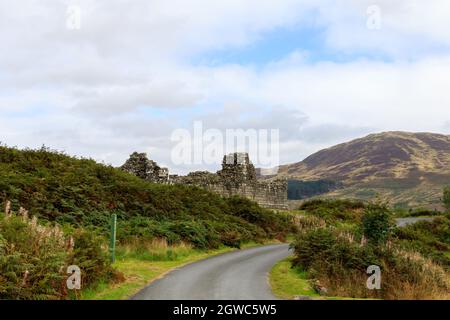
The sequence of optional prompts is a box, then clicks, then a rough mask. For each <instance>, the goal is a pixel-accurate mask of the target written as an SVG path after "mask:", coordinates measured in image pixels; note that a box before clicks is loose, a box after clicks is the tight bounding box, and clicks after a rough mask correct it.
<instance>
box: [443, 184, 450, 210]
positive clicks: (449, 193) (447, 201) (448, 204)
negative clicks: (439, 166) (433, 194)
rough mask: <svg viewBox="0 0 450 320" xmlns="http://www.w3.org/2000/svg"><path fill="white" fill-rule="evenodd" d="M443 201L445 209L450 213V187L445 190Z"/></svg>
mask: <svg viewBox="0 0 450 320" xmlns="http://www.w3.org/2000/svg"><path fill="white" fill-rule="evenodd" d="M443 201H444V206H445V208H446V209H447V210H449V211H450V186H449V187H445V188H444V198H443Z"/></svg>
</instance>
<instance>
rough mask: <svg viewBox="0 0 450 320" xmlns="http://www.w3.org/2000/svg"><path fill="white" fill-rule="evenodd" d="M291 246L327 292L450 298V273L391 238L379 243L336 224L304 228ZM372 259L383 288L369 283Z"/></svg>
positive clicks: (297, 259)
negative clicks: (344, 230)
mask: <svg viewBox="0 0 450 320" xmlns="http://www.w3.org/2000/svg"><path fill="white" fill-rule="evenodd" d="M292 247H293V248H294V254H295V256H294V259H293V264H294V266H296V267H299V268H300V269H302V270H304V271H307V273H308V274H309V276H310V278H312V281H313V282H314V287H316V288H318V289H319V288H320V291H321V292H322V294H323V293H325V292H326V294H327V295H330V296H347V297H358V298H369V297H371V298H382V299H433V298H435V299H442V298H445V299H448V298H450V295H449V292H450V291H449V290H450V286H449V284H448V280H447V279H448V275H447V274H446V273H445V271H444V270H443V269H442V268H441V267H439V266H438V265H436V264H434V263H433V262H432V261H430V260H428V259H426V258H424V257H423V256H422V255H420V254H419V253H417V252H413V251H407V250H404V249H401V248H398V247H395V246H393V245H392V244H390V245H377V246H374V245H373V244H371V243H369V242H366V241H364V238H357V237H356V236H355V235H353V234H350V233H347V232H343V231H341V230H339V229H331V228H319V229H311V230H309V231H306V232H303V233H300V234H299V235H298V237H297V238H296V240H295V242H294V243H293V244H292ZM370 265H378V266H380V268H381V272H382V283H381V290H369V289H367V287H366V280H367V277H368V275H367V274H366V270H367V267H368V266H370ZM324 289H325V290H324Z"/></svg>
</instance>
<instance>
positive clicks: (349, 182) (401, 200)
mask: <svg viewBox="0 0 450 320" xmlns="http://www.w3.org/2000/svg"><path fill="white" fill-rule="evenodd" d="M278 177H288V178H290V179H297V180H305V181H317V180H323V179H326V180H332V181H336V182H339V183H342V186H343V188H340V189H338V190H334V191H332V192H330V193H328V194H327V195H330V196H345V197H355V198H360V199H369V198H372V197H374V196H375V195H377V194H380V195H383V196H384V197H386V198H387V199H389V200H390V201H391V202H392V203H393V204H396V205H399V206H429V207H438V206H439V203H440V196H441V194H442V187H443V186H444V185H446V184H449V183H450V136H448V135H441V134H434V133H409V132H384V133H378V134H371V135H368V136H366V137H364V138H360V139H356V140H352V141H350V142H346V143H342V144H339V145H336V146H334V147H331V148H328V149H324V150H321V151H319V152H317V153H314V154H312V155H311V156H309V157H307V158H306V159H305V160H303V161H301V162H298V163H294V164H289V165H284V166H281V167H280V170H279V172H278Z"/></svg>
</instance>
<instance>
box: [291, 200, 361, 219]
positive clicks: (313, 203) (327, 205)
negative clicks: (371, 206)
mask: <svg viewBox="0 0 450 320" xmlns="http://www.w3.org/2000/svg"><path fill="white" fill-rule="evenodd" d="M364 208H365V204H364V203H363V202H361V201H353V200H339V199H337V200H331V199H313V200H309V201H305V202H304V203H303V204H302V205H301V206H300V208H299V209H300V210H304V211H306V212H307V213H308V214H311V215H314V216H317V217H320V218H322V219H324V220H325V221H327V222H328V223H336V222H350V223H358V222H359V221H360V219H361V215H362V211H363V209H364Z"/></svg>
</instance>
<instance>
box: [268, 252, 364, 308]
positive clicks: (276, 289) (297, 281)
mask: <svg viewBox="0 0 450 320" xmlns="http://www.w3.org/2000/svg"><path fill="white" fill-rule="evenodd" d="M269 283H270V286H271V288H272V293H273V294H274V295H275V296H276V297H278V298H280V299H284V300H292V299H294V298H295V297H296V296H308V297H311V298H312V299H314V300H321V299H326V300H366V299H357V298H349V297H332V296H326V297H325V296H321V295H319V294H318V293H317V292H316V291H315V290H314V289H313V288H312V286H311V284H310V282H309V280H308V275H307V273H306V272H304V271H301V270H300V269H298V268H296V267H292V257H289V258H286V259H284V260H281V261H280V262H278V263H277V264H275V265H274V266H273V268H272V270H271V271H270V274H269Z"/></svg>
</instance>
